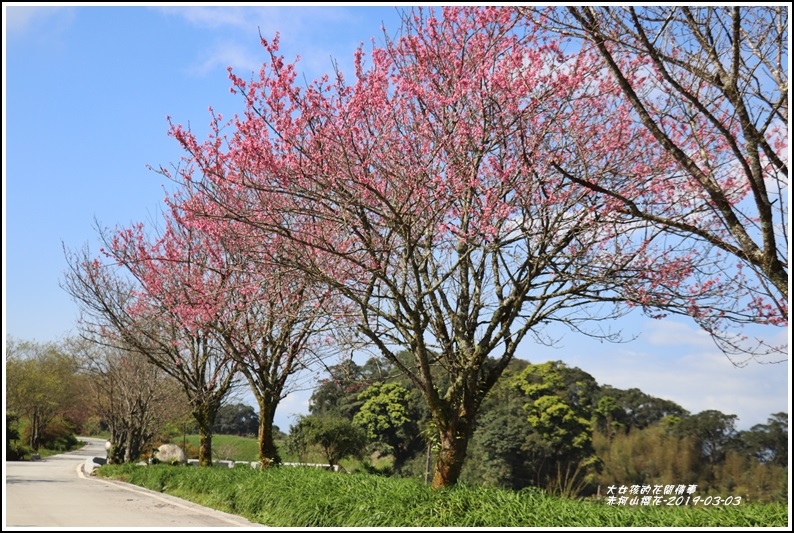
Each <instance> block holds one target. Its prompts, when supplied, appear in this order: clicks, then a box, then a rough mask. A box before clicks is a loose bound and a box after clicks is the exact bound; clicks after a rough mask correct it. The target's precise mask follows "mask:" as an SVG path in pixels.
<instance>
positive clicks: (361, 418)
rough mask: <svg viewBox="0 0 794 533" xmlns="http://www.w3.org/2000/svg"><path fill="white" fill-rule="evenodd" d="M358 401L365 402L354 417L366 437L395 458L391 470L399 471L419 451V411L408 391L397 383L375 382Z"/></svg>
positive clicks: (360, 395) (420, 442) (420, 448)
mask: <svg viewBox="0 0 794 533" xmlns="http://www.w3.org/2000/svg"><path fill="white" fill-rule="evenodd" d="M358 399H359V400H360V401H363V402H364V403H363V404H362V406H361V409H360V410H359V411H358V412H357V413H356V414H355V416H354V417H353V423H354V424H356V425H358V426H360V427H361V428H363V429H364V430H365V432H366V434H367V437H368V438H369V439H371V440H373V441H376V442H378V443H380V445H381V447H380V449H379V451H380V452H381V453H384V454H391V455H392V456H393V457H394V470H395V472H400V471H401V470H402V468H403V466H404V465H405V462H406V461H407V460H408V459H410V458H411V457H412V456H413V455H415V454H416V453H417V452H419V451H421V450H422V448H423V446H422V440H421V438H420V429H419V408H418V407H417V402H416V401H414V399H413V398H412V396H411V393H410V391H409V390H408V389H406V388H405V387H403V386H402V385H400V384H398V383H381V382H377V383H374V384H372V385H370V386H369V387H368V388H367V389H365V390H364V391H363V392H362V393H361V394H359V395H358Z"/></svg>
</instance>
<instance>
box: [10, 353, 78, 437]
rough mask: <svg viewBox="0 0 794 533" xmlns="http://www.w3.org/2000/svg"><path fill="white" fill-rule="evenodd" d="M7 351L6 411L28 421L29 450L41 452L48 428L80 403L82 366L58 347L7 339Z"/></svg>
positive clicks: (63, 431)
mask: <svg viewBox="0 0 794 533" xmlns="http://www.w3.org/2000/svg"><path fill="white" fill-rule="evenodd" d="M6 347H7V351H6V374H5V375H6V402H7V409H8V410H9V411H11V412H12V413H15V414H17V415H19V416H20V417H23V418H25V419H26V420H27V421H28V426H27V428H28V432H29V439H30V440H29V443H30V447H31V448H33V449H34V450H38V449H39V447H40V446H41V445H42V444H43V443H44V442H43V440H44V432H45V429H46V428H47V426H48V425H49V424H51V423H53V422H55V421H56V420H57V419H58V418H59V417H63V415H64V414H65V413H67V412H68V411H69V410H71V409H72V408H73V406H74V405H75V404H76V403H77V402H79V400H80V395H79V382H78V373H79V363H78V361H77V360H76V359H75V358H74V357H72V356H71V355H70V354H68V353H66V352H65V351H64V350H63V349H62V347H61V346H59V345H57V344H55V343H44V344H42V343H37V342H28V341H24V342H16V341H15V340H14V339H7V343H6ZM69 426H70V425H69V424H66V425H61V427H62V431H60V432H59V433H62V434H63V435H57V436H56V437H58V436H65V434H66V433H70V432H71V431H70V429H69Z"/></svg>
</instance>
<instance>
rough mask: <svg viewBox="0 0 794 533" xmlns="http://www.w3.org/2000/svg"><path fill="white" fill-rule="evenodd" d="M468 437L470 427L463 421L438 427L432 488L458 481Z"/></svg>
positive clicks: (464, 458)
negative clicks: (438, 448) (437, 448)
mask: <svg viewBox="0 0 794 533" xmlns="http://www.w3.org/2000/svg"><path fill="white" fill-rule="evenodd" d="M470 437H471V427H470V425H469V424H468V423H465V422H461V421H458V422H457V423H456V424H449V425H448V427H446V428H439V438H440V445H441V449H440V450H439V452H438V458H437V459H436V465H435V468H434V469H433V484H432V487H433V490H436V489H439V488H441V487H451V486H453V485H455V484H456V483H457V482H458V478H460V472H461V470H462V469H463V462H464V461H465V460H466V450H467V449H468V447H469V438H470Z"/></svg>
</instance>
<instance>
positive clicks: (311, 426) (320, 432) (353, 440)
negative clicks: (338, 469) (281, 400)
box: [287, 415, 366, 466]
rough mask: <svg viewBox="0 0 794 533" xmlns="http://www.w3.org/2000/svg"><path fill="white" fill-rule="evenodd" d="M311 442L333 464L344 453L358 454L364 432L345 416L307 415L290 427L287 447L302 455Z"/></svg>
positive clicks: (356, 455)
mask: <svg viewBox="0 0 794 533" xmlns="http://www.w3.org/2000/svg"><path fill="white" fill-rule="evenodd" d="M311 446H317V447H319V448H320V450H321V451H322V453H323V455H324V456H325V458H326V460H327V461H328V464H329V465H331V466H334V465H338V464H339V461H340V460H342V459H344V458H346V457H361V454H362V452H363V451H364V448H365V447H366V435H365V434H364V431H363V430H362V429H361V428H359V427H358V426H356V425H355V424H353V422H352V421H350V420H348V419H346V418H341V417H335V416H329V415H307V416H303V417H301V418H300V419H299V420H298V423H297V424H296V425H295V426H293V427H292V428H290V435H289V439H288V443H287V449H288V450H289V451H292V452H294V453H297V454H298V455H299V456H302V455H303V454H304V453H305V452H306V451H307V450H308V449H309V447H311Z"/></svg>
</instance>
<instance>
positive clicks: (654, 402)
mask: <svg viewBox="0 0 794 533" xmlns="http://www.w3.org/2000/svg"><path fill="white" fill-rule="evenodd" d="M603 397H610V398H613V400H614V403H613V402H611V401H610V400H604V403H603V404H601V403H600V402H601V398H603ZM615 404H617V407H619V409H618V408H616V406H615ZM599 406H600V407H599ZM599 409H601V412H599ZM604 409H608V410H609V417H610V419H611V423H612V424H613V426H614V427H616V428H622V429H623V430H624V431H628V430H629V429H630V428H637V429H642V428H646V427H648V426H650V425H652V424H655V423H657V422H659V421H660V420H662V419H663V418H664V417H666V416H677V417H685V416H687V415H689V411H687V410H686V409H684V408H683V407H681V406H680V405H678V404H677V403H675V402H672V401H670V400H664V399H662V398H656V397H654V396H651V395H650V394H646V393H644V392H642V391H641V390H640V389H636V388H631V389H626V390H622V389H616V388H614V387H612V386H610V385H604V386H602V387H601V392H600V394H599V399H598V400H597V401H596V414H597V416H596V419H597V420H599V417H601V418H602V419H603V418H605V417H606V413H604V412H603V410H604ZM601 425H602V426H603V423H601Z"/></svg>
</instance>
